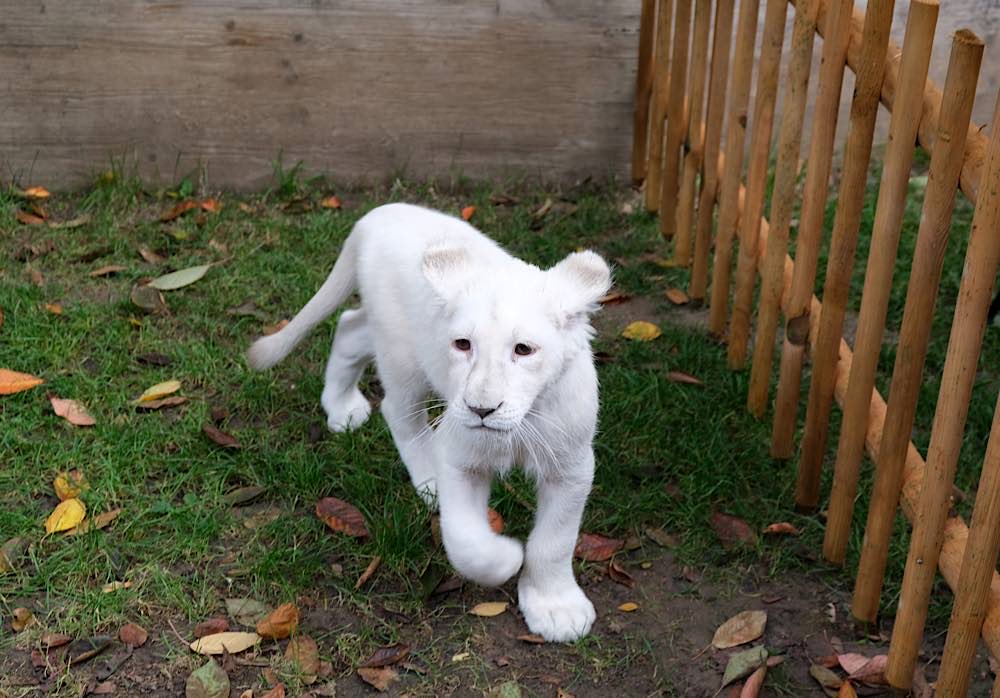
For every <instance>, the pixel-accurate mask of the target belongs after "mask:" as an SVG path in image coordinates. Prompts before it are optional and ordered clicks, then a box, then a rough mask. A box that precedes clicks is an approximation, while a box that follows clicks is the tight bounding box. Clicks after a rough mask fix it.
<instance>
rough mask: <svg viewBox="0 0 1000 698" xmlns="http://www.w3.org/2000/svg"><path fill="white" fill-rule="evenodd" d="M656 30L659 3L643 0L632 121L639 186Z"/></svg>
mask: <svg viewBox="0 0 1000 698" xmlns="http://www.w3.org/2000/svg"><path fill="white" fill-rule="evenodd" d="M655 29H656V0H642V14H641V15H640V19H639V60H638V66H637V70H636V77H635V115H634V118H633V120H632V182H633V183H634V184H639V183H641V182H642V180H643V179H645V178H646V152H647V150H648V145H649V144H648V140H649V118H650V113H649V105H650V97H651V93H652V90H653V60H654V58H653V41H654V35H655Z"/></svg>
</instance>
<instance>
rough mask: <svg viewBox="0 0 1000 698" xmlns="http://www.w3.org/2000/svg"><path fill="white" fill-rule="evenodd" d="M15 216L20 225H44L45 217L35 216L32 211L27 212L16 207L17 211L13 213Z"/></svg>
mask: <svg viewBox="0 0 1000 698" xmlns="http://www.w3.org/2000/svg"><path fill="white" fill-rule="evenodd" d="M14 217H15V218H17V222H18V223H21V224H22V225H44V224H45V219H44V218H42V217H41V216H36V215H35V214H34V213H28V212H27V211H22V210H20V209H18V211H17V213H15V214H14Z"/></svg>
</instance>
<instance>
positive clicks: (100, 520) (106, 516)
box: [69, 509, 122, 536]
mask: <svg viewBox="0 0 1000 698" xmlns="http://www.w3.org/2000/svg"><path fill="white" fill-rule="evenodd" d="M121 513H122V510H121V509H112V510H110V511H105V512H103V513H101V514H98V515H97V516H94V517H92V518H89V519H84V520H83V521H81V522H80V524H79V525H78V526H76V528H72V529H70V530H69V535H71V536H78V535H80V534H81V533H87V532H88V531H96V530H98V529H101V528H105V527H107V526H108V525H109V524H110V523H111V522H112V521H114V520H115V519H117V518H118V515H119V514H121Z"/></svg>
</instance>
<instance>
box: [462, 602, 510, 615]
mask: <svg viewBox="0 0 1000 698" xmlns="http://www.w3.org/2000/svg"><path fill="white" fill-rule="evenodd" d="M506 610H507V602H506V601H483V602H482V603H477V604H476V605H475V606H473V607H472V608H470V609H469V613H470V614H471V615H474V616H479V617H480V618H492V617H493V616H499V615H500V614H501V613H503V612H505V611H506Z"/></svg>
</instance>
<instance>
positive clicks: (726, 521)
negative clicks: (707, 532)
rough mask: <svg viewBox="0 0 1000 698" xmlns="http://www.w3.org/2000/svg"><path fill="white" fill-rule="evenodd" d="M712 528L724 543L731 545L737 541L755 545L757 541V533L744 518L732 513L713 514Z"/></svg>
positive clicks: (726, 545)
mask: <svg viewBox="0 0 1000 698" xmlns="http://www.w3.org/2000/svg"><path fill="white" fill-rule="evenodd" d="M712 530H713V531H715V535H717V536H718V537H719V540H721V541H722V545H723V546H725V547H730V546H732V545H734V544H736V543H746V544H749V545H753V544H755V543H756V542H757V534H756V533H754V530H753V529H752V528H751V527H750V524H748V523H747V522H746V521H744V520H743V519H741V518H739V517H738V516H732V515H731V514H722V513H720V512H715V513H713V514H712Z"/></svg>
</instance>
